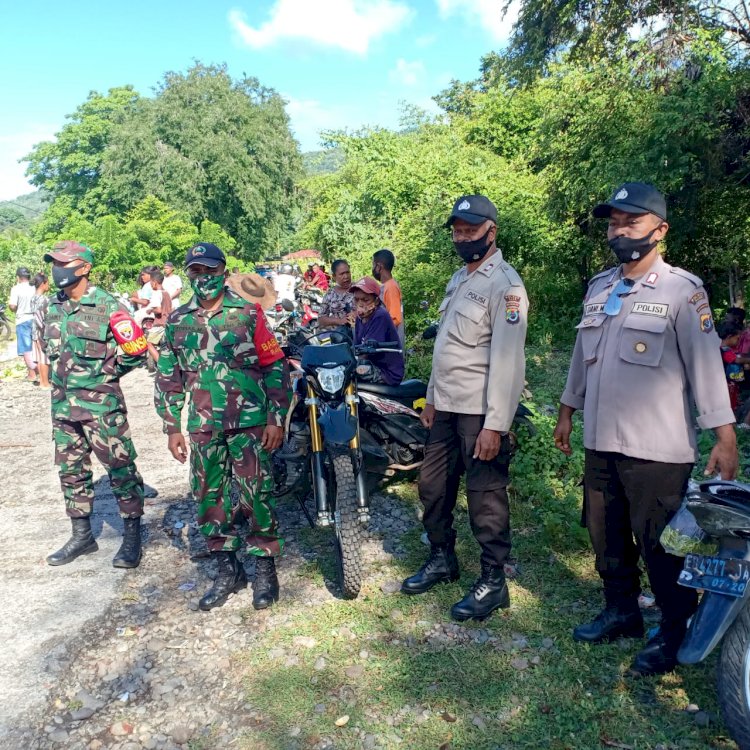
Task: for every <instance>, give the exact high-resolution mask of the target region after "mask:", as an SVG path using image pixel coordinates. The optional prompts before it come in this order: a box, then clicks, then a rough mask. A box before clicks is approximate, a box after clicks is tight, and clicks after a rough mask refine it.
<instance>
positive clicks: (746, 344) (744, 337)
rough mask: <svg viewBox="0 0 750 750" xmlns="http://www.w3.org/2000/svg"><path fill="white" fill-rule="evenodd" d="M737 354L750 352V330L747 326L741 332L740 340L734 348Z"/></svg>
mask: <svg viewBox="0 0 750 750" xmlns="http://www.w3.org/2000/svg"><path fill="white" fill-rule="evenodd" d="M734 350H735V351H736V352H737V354H742V355H744V354H750V330H748V329H747V328H746V329H745V330H744V331H743V332H742V333H741V334H740V340H739V341H738V342H737V346H736V347H735V349H734Z"/></svg>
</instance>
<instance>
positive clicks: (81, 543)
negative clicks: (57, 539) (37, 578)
mask: <svg viewBox="0 0 750 750" xmlns="http://www.w3.org/2000/svg"><path fill="white" fill-rule="evenodd" d="M70 520H71V522H72V523H73V534H72V536H71V537H70V539H68V541H67V542H65V544H63V546H62V547H61V548H60V549H59V550H57V552H53V553H52V554H51V555H50V556H49V557H48V558H47V563H48V564H49V565H67V564H68V563H69V562H73V560H75V559H76V557H80V556H81V555H88V554H89V553H90V552H96V551H97V550H98V549H99V545H98V544H97V543H96V539H94V535H93V534H92V533H91V519H90V518H89V517H88V516H87V517H86V518H71V519H70Z"/></svg>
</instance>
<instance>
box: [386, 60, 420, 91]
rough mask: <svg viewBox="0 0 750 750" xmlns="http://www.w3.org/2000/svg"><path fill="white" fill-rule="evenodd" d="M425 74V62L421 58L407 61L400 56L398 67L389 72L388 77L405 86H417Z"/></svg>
mask: <svg viewBox="0 0 750 750" xmlns="http://www.w3.org/2000/svg"><path fill="white" fill-rule="evenodd" d="M423 74H424V63H423V62H422V61H421V60H415V61H414V62H407V61H406V60H404V58H403V57H402V58H399V60H398V62H397V63H396V67H395V68H394V69H393V70H391V71H390V73H388V77H389V78H390V79H391V81H393V82H394V83H400V84H402V85H403V86H416V85H417V83H419V79H420V78H421V77H422V76H423Z"/></svg>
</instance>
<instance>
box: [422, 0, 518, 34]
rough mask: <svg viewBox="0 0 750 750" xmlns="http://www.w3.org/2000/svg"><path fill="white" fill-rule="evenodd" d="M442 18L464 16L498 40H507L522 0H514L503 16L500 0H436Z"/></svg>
mask: <svg viewBox="0 0 750 750" xmlns="http://www.w3.org/2000/svg"><path fill="white" fill-rule="evenodd" d="M435 2H436V3H437V6H438V11H439V12H440V16H441V17H442V18H451V17H455V16H458V17H463V18H465V19H466V20H467V21H469V22H470V23H473V24H478V25H480V26H482V27H483V28H484V29H486V30H487V32H489V34H490V35H491V36H492V38H493V39H494V40H495V41H496V42H505V41H507V40H508V38H509V37H510V34H511V31H512V29H513V24H514V23H515V22H516V19H517V18H518V12H519V10H520V7H521V2H520V0H513V2H511V4H510V7H509V8H508V12H507V13H506V14H505V15H504V16H503V12H502V5H503V4H502V3H501V2H498V0H435Z"/></svg>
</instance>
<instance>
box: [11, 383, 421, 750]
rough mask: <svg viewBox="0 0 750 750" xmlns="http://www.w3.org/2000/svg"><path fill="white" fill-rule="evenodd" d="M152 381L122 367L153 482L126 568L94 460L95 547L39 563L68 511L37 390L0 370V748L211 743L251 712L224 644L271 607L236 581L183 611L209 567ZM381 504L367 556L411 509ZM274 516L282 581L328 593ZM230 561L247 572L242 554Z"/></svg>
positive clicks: (269, 616)
mask: <svg viewBox="0 0 750 750" xmlns="http://www.w3.org/2000/svg"><path fill="white" fill-rule="evenodd" d="M152 388H153V384H152V380H151V378H150V377H149V376H148V375H147V373H146V372H145V371H144V370H138V371H136V372H134V373H131V374H130V375H129V376H128V377H127V378H125V379H124V380H123V390H124V392H125V396H126V400H127V404H128V411H129V417H130V426H131V430H132V433H133V439H134V441H135V445H136V448H137V450H138V461H137V464H138V468H139V470H140V471H141V473H142V475H143V477H144V480H145V482H146V484H147V485H148V486H150V487H152V488H156V489H157V490H158V496H157V497H154V498H150V499H147V500H146V515H145V518H144V521H145V525H146V530H145V533H144V539H145V547H144V550H145V551H144V559H143V562H142V563H141V565H140V567H139V568H138V569H137V570H133V571H125V570H118V569H115V568H113V567H112V565H111V558H112V557H113V555H114V553H115V552H116V550H117V548H118V546H119V543H120V535H121V529H122V524H121V521H120V519H119V516H118V514H117V508H116V504H115V501H114V498H113V496H112V494H111V492H110V489H109V483H108V480H107V477H106V474H105V473H104V471H103V469H102V467H101V466H100V465H99V464H98V463H97V462H96V461H94V476H95V481H96V503H95V510H94V520H93V527H94V531H95V535H96V536H97V537H98V541H99V547H100V551H99V552H98V553H96V554H93V555H89V556H86V557H84V558H81V559H79V560H76V561H75V562H73V563H72V564H70V565H66V566H62V567H59V568H52V567H50V566H48V565H47V564H46V563H45V560H44V558H45V556H46V555H47V554H49V552H50V551H53V550H55V549H57V548H58V547H59V546H60V544H61V543H63V542H64V541H65V539H66V538H67V536H68V533H69V529H70V526H69V521H68V520H67V518H66V517H65V514H64V508H63V503H62V499H61V493H60V488H59V483H58V477H57V472H56V470H55V467H54V466H53V448H52V440H51V422H50V414H49V393H48V392H44V391H41V390H40V389H39V388H37V387H34V386H33V385H31V384H28V383H26V382H23V381H22V380H19V379H11V380H5V381H0V558H1V559H2V565H1V566H0V597H1V602H0V663H2V664H3V666H4V669H3V670H0V695H2V696H3V699H2V704H3V711H2V713H1V714H0V746H1V747H3V748H4V750H42V749H44V748H66V750H99V748H104V747H106V748H112V750H140V749H143V750H175V749H176V748H179V747H186V746H188V744H189V743H190V742H191V741H192V740H193V739H195V738H198V739H200V738H201V737H203V738H204V740H205V739H206V737H207V733H210V736H211V741H210V746H211V747H217V748H218V747H229V746H235V744H234V743H235V742H236V740H237V737H238V736H239V735H240V734H241V733H243V732H244V733H247V732H248V731H250V730H251V728H252V726H253V722H254V721H255V720H256V718H257V717H256V715H255V714H254V711H253V707H252V706H249V705H248V704H246V702H245V701H246V698H245V691H244V689H243V686H242V682H241V676H240V674H239V673H235V672H234V671H233V670H232V669H231V664H232V659H233V658H234V656H236V655H237V654H238V653H240V652H242V651H243V650H246V649H247V648H248V647H250V646H251V645H253V644H254V643H255V644H256V647H257V646H258V645H261V644H262V640H263V636H264V633H265V632H266V631H267V630H268V629H269V628H271V627H272V626H273V624H274V622H275V621H276V620H278V618H280V617H282V618H283V616H284V615H282V614H277V613H274V611H273V610H270V611H265V612H260V613H256V612H254V611H253V610H252V609H251V608H250V592H249V591H248V592H241V593H240V594H239V595H236V596H234V597H233V598H232V599H230V601H229V602H228V603H227V604H226V605H225V606H224V607H221V608H220V609H218V610H213V611H212V612H209V613H202V612H196V611H195V610H196V609H197V601H198V597H199V596H200V595H201V593H202V592H203V591H204V590H205V589H206V588H207V586H208V585H209V584H210V580H209V579H210V577H211V575H212V574H213V568H212V563H211V562H210V561H209V560H208V559H207V553H206V551H205V545H204V544H203V542H202V539H201V537H200V535H199V533H198V532H197V529H196V526H195V518H194V504H193V503H192V502H191V500H190V498H189V496H188V495H187V492H188V475H187V467H185V466H182V465H180V464H178V463H177V462H176V461H174V460H173V459H172V458H171V457H170V456H169V454H168V453H167V452H166V438H165V436H164V435H163V434H162V431H161V423H160V420H159V419H158V417H157V416H156V414H155V411H154V408H153V405H152ZM391 511H392V509H391V508H390V501H389V500H388V499H387V498H385V497H382V498H380V500H379V503H378V509H377V511H376V512H375V513H374V514H373V520H372V522H371V529H372V530H373V531H374V532H375V534H374V535H373V536H372V537H371V538H370V540H369V541H368V542H367V544H366V546H367V549H366V550H365V556H366V559H367V560H368V561H369V562H370V563H372V564H377V563H378V561H382V560H384V559H388V558H389V557H390V554H389V552H387V551H386V550H385V549H384V544H383V542H382V541H381V540H380V539H378V538H377V537H378V535H379V532H380V531H382V530H383V529H386V528H387V529H388V530H389V531H393V530H394V526H393V525H394V523H398V524H399V525H400V526H403V529H401V528H399V530H406V528H407V527H409V526H411V525H413V524H414V523H416V519H412V520H411V521H409V520H408V519H407V518H401V519H399V517H398V515H397V514H396V516H395V518H396V520H394V516H393V513H392V512H391ZM280 516H281V525H282V528H283V530H284V534H285V537H286V539H287V547H286V552H285V556H284V558H283V560H282V561H281V563H280V580H281V585H282V596H283V597H284V598H285V599H286V600H287V601H289V600H290V599H291V600H294V601H296V602H299V603H300V604H299V606H306V607H315V606H317V605H318V604H320V603H321V602H325V601H330V598H331V592H330V591H329V590H327V588H326V587H324V586H320V585H319V584H317V585H316V584H315V583H313V582H312V581H310V580H309V579H308V578H306V577H304V576H300V575H298V571H299V569H300V566H301V565H302V564H303V563H305V562H306V561H307V562H309V561H311V560H314V559H315V558H316V557H317V556H318V552H317V551H316V550H315V549H313V548H311V547H310V545H305V544H302V543H301V541H300V535H299V530H300V529H302V528H303V527H304V525H305V522H304V519H303V518H302V516H301V513H300V512H299V510H298V509H297V508H296V507H293V506H290V505H288V504H287V505H286V506H282V507H280ZM324 553H325V554H329V553H330V550H325V551H324ZM245 567H246V569H247V572H248V575H249V576H250V577H252V574H253V572H254V570H253V568H254V566H253V563H252V561H246V563H245ZM330 588H331V585H330V584H329V586H328V589H330ZM247 618H251V620H252V626H251V627H246V624H247V623H246V619H247ZM230 636H231V637H230ZM240 714H241V719H240V718H238V717H239V716H240ZM123 716H127V720H124V719H123ZM201 746H202V745H201Z"/></svg>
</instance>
